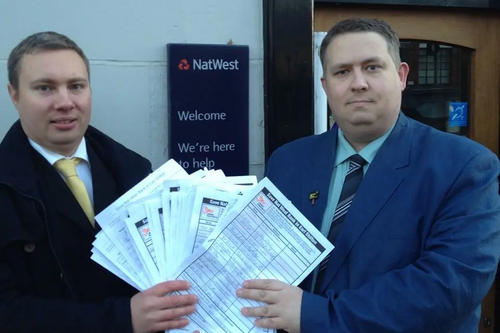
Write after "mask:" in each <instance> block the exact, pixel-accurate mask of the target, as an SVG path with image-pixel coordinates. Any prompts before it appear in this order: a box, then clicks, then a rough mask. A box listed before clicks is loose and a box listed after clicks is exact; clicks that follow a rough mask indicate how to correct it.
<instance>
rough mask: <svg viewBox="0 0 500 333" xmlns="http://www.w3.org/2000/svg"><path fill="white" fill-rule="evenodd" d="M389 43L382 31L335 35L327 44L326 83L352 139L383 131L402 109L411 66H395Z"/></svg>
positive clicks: (370, 137)
mask: <svg viewBox="0 0 500 333" xmlns="http://www.w3.org/2000/svg"><path fill="white" fill-rule="evenodd" d="M387 46H388V44H387V42H386V40H385V39H384V38H383V37H382V36H381V35H379V34H378V33H374V32H356V33H346V34H342V35H339V36H337V37H335V38H334V39H333V40H332V42H331V43H330V45H329V46H328V48H327V50H326V56H325V60H326V68H325V73H324V78H322V83H323V89H324V90H325V92H326V95H327V97H328V104H329V106H330V109H331V110H332V113H333V116H334V118H335V121H336V122H337V123H338V125H339V127H340V128H341V129H342V131H343V132H344V133H345V136H346V138H347V139H348V140H349V141H350V142H351V144H353V142H352V141H354V143H358V144H359V143H364V144H365V145H366V144H367V143H369V142H370V141H372V140H374V139H376V138H378V137H380V136H381V135H383V134H384V133H385V132H386V131H387V130H388V129H389V128H390V127H391V126H392V125H393V124H394V122H395V121H396V119H397V116H398V114H399V110H400V106H401V92H402V90H403V89H404V88H405V87H406V77H407V75H408V71H409V69H408V65H407V64H406V63H402V64H401V65H399V66H398V67H396V65H395V64H394V61H393V60H392V58H391V56H390V54H389V51H388V48H387ZM362 146H363V145H362Z"/></svg>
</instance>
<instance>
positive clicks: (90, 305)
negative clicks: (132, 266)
mask: <svg viewBox="0 0 500 333" xmlns="http://www.w3.org/2000/svg"><path fill="white" fill-rule="evenodd" d="M86 142H87V151H88V154H89V160H90V163H91V171H92V182H93V188H94V210H95V212H96V214H97V213H99V212H100V211H102V210H103V209H104V208H106V207H107V206H108V205H109V204H111V203H112V202H113V201H114V200H116V199H117V198H118V197H119V196H120V195H121V194H123V193H125V192H126V191H127V190H128V189H130V188H131V187H133V186H134V185H135V184H136V183H137V182H139V181H140V180H142V179H143V178H144V177H146V176H147V175H148V174H149V173H150V171H151V165H150V163H149V162H148V161H147V160H146V159H144V158H142V157H140V156H139V155H137V154H135V153H133V152H132V151H129V150H128V149H126V148H125V147H123V146H121V145H120V144H118V143H116V142H114V141H113V140H111V139H110V138H108V137H106V136H105V135H104V134H102V133H100V132H99V131H97V130H96V129H94V128H89V130H88V131H87V133H86ZM0 160H2V161H4V162H2V164H0V328H1V329H0V331H1V332H2V333H3V332H16V333H21V332H41V333H43V332H51V333H52V332H132V325H131V313H130V297H131V296H132V295H134V294H135V293H136V292H137V291H136V290H134V289H133V288H131V287H130V286H128V285H127V284H126V283H125V282H123V281H122V280H121V279H119V278H118V277H116V276H114V275H113V274H111V273H110V272H108V271H106V270H105V269H104V268H102V267H101V266H99V265H98V264H96V263H95V262H94V261H92V260H91V259H90V256H91V251H90V250H91V248H92V242H93V241H94V239H95V235H96V233H97V232H98V231H99V230H100V228H99V226H98V225H96V229H93V228H92V227H91V225H90V223H89V221H88V219H87V218H86V216H85V214H84V212H83V210H82V209H81V207H80V206H79V204H78V202H77V201H76V199H75V198H74V196H73V195H72V193H71V191H70V190H69V188H68V186H67V185H66V183H65V182H64V180H63V179H62V178H61V177H60V176H59V174H58V173H57V171H56V170H55V169H54V168H53V167H52V166H51V165H50V164H49V163H48V162H47V161H46V160H45V159H44V158H43V157H42V156H41V155H40V154H39V153H38V152H36V151H35V150H34V149H33V148H32V147H31V146H30V145H29V142H28V140H27V138H26V136H25V135H24V132H23V131H22V129H21V127H20V125H19V123H16V124H14V126H13V127H12V128H11V130H10V131H9V132H8V133H7V135H6V136H5V138H4V140H3V142H2V143H1V144H0Z"/></svg>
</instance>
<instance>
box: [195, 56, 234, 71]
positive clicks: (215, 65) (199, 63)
mask: <svg viewBox="0 0 500 333" xmlns="http://www.w3.org/2000/svg"><path fill="white" fill-rule="evenodd" d="M193 70H201V71H216V70H225V71H234V70H236V71H237V70H239V68H238V59H234V60H233V61H226V60H224V59H210V60H202V59H193Z"/></svg>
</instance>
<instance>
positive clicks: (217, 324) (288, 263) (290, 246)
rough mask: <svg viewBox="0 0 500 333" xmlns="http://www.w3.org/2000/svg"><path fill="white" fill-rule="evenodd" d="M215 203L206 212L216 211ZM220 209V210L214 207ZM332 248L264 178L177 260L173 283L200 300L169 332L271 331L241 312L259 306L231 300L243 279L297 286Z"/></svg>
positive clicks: (250, 302)
mask: <svg viewBox="0 0 500 333" xmlns="http://www.w3.org/2000/svg"><path fill="white" fill-rule="evenodd" d="M216 206H217V205H210V206H209V209H210V210H213V212H212V213H215V210H216ZM219 207H222V206H219ZM332 250H333V245H332V244H331V243H330V242H329V241H328V240H327V239H326V238H325V237H324V236H323V235H322V234H321V233H320V232H319V231H318V230H317V229H316V228H315V227H314V226H313V225H312V224H311V223H310V222H309V221H308V220H307V219H306V218H305V217H304V216H303V215H302V214H301V213H300V212H299V211H298V210H297V209H296V208H295V207H294V206H293V205H292V204H291V203H290V202H289V200H288V199H286V198H285V196H284V195H283V194H282V193H281V192H280V191H279V190H278V189H277V188H276V187H275V186H274V185H273V184H272V183H271V181H269V179H267V178H265V179H264V180H262V181H261V182H260V183H259V184H258V185H257V186H255V187H254V188H253V189H251V190H249V191H247V192H246V193H244V194H243V195H242V196H241V197H240V199H239V200H238V201H237V202H236V203H235V204H234V206H233V207H232V209H231V211H230V212H229V213H228V214H227V216H226V217H224V219H222V220H221V221H219V222H218V223H217V224H216V226H215V229H214V230H213V232H212V233H211V234H210V236H209V237H208V239H207V240H206V241H205V242H204V243H203V245H202V246H200V247H199V248H198V250H196V251H195V252H194V253H193V254H192V255H191V256H190V257H188V258H187V259H186V260H184V261H183V262H182V264H181V265H180V267H178V269H177V270H176V271H175V274H174V275H173V278H174V279H177V280H187V281H189V282H190V283H191V284H192V287H191V288H190V289H189V290H188V291H181V292H175V293H174V294H186V293H193V294H195V295H197V296H198V297H199V302H198V305H197V311H196V312H195V313H194V314H192V315H190V316H189V319H190V324H189V326H187V327H184V328H182V329H177V330H170V332H172V333H174V332H186V331H189V332H192V331H194V330H195V329H197V330H199V331H200V332H202V333H219V332H220V333H250V332H251V333H257V332H258V333H270V332H274V330H270V329H262V328H257V327H255V326H254V325H253V321H254V320H255V318H247V317H244V316H243V315H241V312H240V311H241V309H242V308H243V307H248V306H259V305H260V304H261V303H258V302H255V301H251V300H246V299H241V298H237V297H236V290H237V289H238V288H240V287H241V285H242V283H243V281H245V280H248V279H277V280H280V281H283V282H285V283H288V284H290V285H294V286H296V285H298V284H299V283H300V282H302V281H303V280H304V279H305V278H306V277H307V275H308V274H309V273H311V272H312V270H313V269H314V268H315V267H316V266H317V265H319V263H320V262H321V261H322V260H323V259H324V258H325V257H326V256H327V255H328V253H330V252H331V251H332Z"/></svg>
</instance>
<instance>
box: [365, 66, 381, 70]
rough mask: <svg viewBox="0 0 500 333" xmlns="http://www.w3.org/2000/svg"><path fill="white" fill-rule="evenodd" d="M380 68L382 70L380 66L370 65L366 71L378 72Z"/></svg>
mask: <svg viewBox="0 0 500 333" xmlns="http://www.w3.org/2000/svg"><path fill="white" fill-rule="evenodd" d="M379 68H380V66H379V65H370V66H368V67H366V69H367V70H369V71H376V70H377V69H379Z"/></svg>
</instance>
